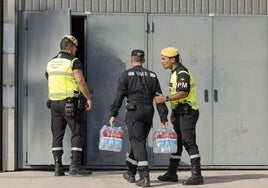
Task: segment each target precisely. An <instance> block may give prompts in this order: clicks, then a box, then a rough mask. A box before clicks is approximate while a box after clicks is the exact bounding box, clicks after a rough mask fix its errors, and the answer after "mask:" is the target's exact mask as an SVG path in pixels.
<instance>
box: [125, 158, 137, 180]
mask: <svg viewBox="0 0 268 188" xmlns="http://www.w3.org/2000/svg"><path fill="white" fill-rule="evenodd" d="M126 165H127V167H128V171H127V172H125V173H123V178H124V179H126V180H127V181H128V182H129V183H134V182H135V181H136V180H135V175H136V173H137V165H134V164H132V163H131V162H129V161H127V162H126Z"/></svg>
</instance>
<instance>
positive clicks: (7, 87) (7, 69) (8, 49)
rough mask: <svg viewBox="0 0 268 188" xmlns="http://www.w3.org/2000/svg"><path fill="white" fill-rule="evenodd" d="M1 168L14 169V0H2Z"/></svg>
mask: <svg viewBox="0 0 268 188" xmlns="http://www.w3.org/2000/svg"><path fill="white" fill-rule="evenodd" d="M3 10H4V12H3V65H2V67H3V72H2V75H3V87H2V91H3V94H2V95H3V100H2V103H3V107H2V153H3V155H2V169H3V171H9V170H14V169H15V153H16V152H15V151H16V150H15V143H16V137H15V130H16V129H15V126H16V123H15V119H16V118H15V20H16V19H15V15H16V12H15V0H4V1H3Z"/></svg>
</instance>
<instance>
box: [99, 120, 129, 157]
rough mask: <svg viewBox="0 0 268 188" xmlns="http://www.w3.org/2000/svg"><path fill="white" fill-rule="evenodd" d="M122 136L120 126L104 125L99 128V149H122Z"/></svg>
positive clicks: (115, 150)
mask: <svg viewBox="0 0 268 188" xmlns="http://www.w3.org/2000/svg"><path fill="white" fill-rule="evenodd" d="M123 137H124V132H123V129H122V127H115V126H107V125H104V126H103V128H102V129H101V130H100V140H99V149H100V150H106V151H114V152H119V151H121V150H122V146H123Z"/></svg>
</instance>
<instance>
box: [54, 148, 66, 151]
mask: <svg viewBox="0 0 268 188" xmlns="http://www.w3.org/2000/svg"><path fill="white" fill-rule="evenodd" d="M61 150H63V147H54V148H52V151H61Z"/></svg>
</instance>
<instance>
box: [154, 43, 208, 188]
mask: <svg viewBox="0 0 268 188" xmlns="http://www.w3.org/2000/svg"><path fill="white" fill-rule="evenodd" d="M161 57H162V64H163V67H164V69H170V70H171V75H170V81H169V95H167V96H164V95H163V94H160V93H158V94H157V95H158V96H156V97H155V100H156V103H162V102H164V101H166V102H167V101H169V102H170V104H171V108H172V114H171V122H172V124H173V125H174V130H175V131H176V133H177V134H178V140H177V141H178V149H177V152H176V153H172V154H171V157H170V159H169V161H170V163H169V167H168V171H167V172H166V173H165V174H164V175H160V176H158V179H159V180H160V181H171V182H177V181H178V176H177V168H178V165H179V162H180V159H181V153H182V150H183V148H182V147H183V146H184V147H185V149H186V151H187V152H188V154H189V157H190V162H191V167H192V176H191V177H190V178H189V179H187V180H185V181H183V182H182V184H183V185H199V184H203V183H204V180H203V176H202V175H201V169H200V159H201V158H200V154H199V149H198V146H197V144H196V131H195V128H196V123H197V120H198V118H199V107H198V105H197V102H196V87H195V84H194V78H193V76H192V74H191V73H190V72H189V71H188V70H187V68H186V67H184V66H183V65H182V63H181V56H180V54H179V51H178V49H177V48H174V47H168V48H164V49H162V51H161Z"/></svg>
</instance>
